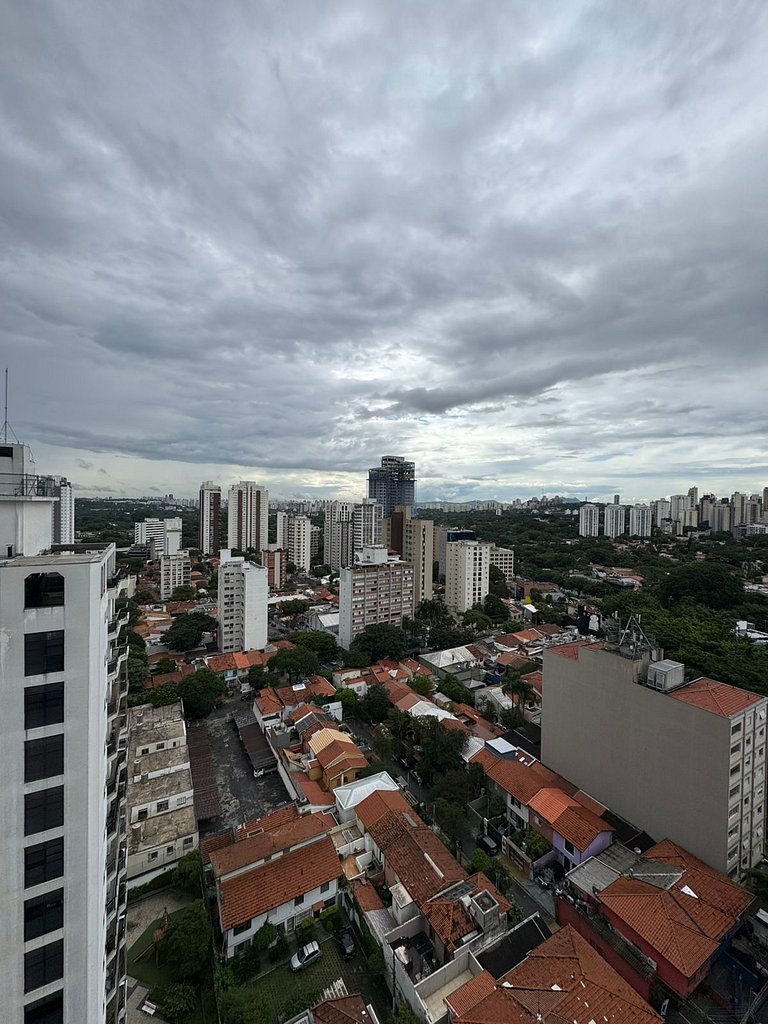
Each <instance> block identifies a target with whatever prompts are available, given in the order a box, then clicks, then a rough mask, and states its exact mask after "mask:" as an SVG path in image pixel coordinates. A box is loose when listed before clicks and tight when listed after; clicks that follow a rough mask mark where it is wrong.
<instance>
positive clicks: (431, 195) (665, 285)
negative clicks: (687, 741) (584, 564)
mask: <svg viewBox="0 0 768 1024" xmlns="http://www.w3.org/2000/svg"><path fill="white" fill-rule="evenodd" d="M139 10H140V12H141V13H139V11H137V10H133V9H128V8H124V7H120V6H119V5H112V6H104V5H99V4H96V3H94V2H93V0H84V2H83V3H82V4H79V5H64V6H61V5H53V4H50V3H48V4H46V3H43V5H42V7H37V6H36V7H35V9H34V10H32V9H30V8H25V7H21V8H19V9H18V10H15V11H14V17H13V18H12V19H10V18H9V19H7V20H8V21H9V24H8V26H7V30H6V31H5V32H4V33H3V35H2V41H1V42H0V54H2V58H3V59H2V61H1V62H0V93H2V95H4V96H5V97H6V98H7V100H8V102H7V109H8V123H7V125H6V126H5V130H4V132H3V133H2V136H1V137H0V167H2V172H3V181H4V189H3V195H2V196H0V219H2V222H3V225H4V231H3V240H2V247H3V249H2V251H3V256H4V265H5V267H6V273H5V274H4V275H3V281H2V284H1V285H0V289H1V290H0V296H1V297H2V308H3V320H2V327H1V328H0V329H1V330H2V333H1V334H0V365H2V366H4V365H8V366H9V368H10V372H11V395H10V399H11V401H10V420H11V423H12V424H13V426H14V429H15V431H16V433H17V434H18V436H19V437H20V438H21V439H23V440H24V441H26V442H28V443H30V444H32V445H33V446H34V448H35V451H36V453H37V455H38V460H39V463H40V465H41V466H43V465H44V466H55V467H56V471H57V472H59V473H62V474H65V475H66V476H67V477H68V478H69V479H71V480H73V481H74V482H76V483H77V485H78V488H79V490H78V493H93V494H98V493H103V494H117V493H120V494H122V493H127V494H130V493H136V492H145V491H147V490H150V491H152V490H154V489H157V490H158V491H159V492H160V493H166V492H168V491H172V492H174V493H185V494H193V493H195V492H196V489H197V487H198V485H199V482H200V480H203V479H221V480H222V482H224V483H227V482H230V481H234V480H237V479H255V480H258V481H259V482H260V483H261V484H262V485H263V486H264V487H265V488H266V489H268V490H269V491H270V493H272V494H275V495H285V496H286V497H288V496H292V495H304V494H306V495H317V496H339V497H345V496H349V497H350V498H357V497H359V496H361V493H362V485H361V483H359V482H358V478H359V477H360V476H361V475H362V474H364V472H365V471H366V470H367V469H368V468H369V467H370V466H371V465H374V464H375V460H376V458H377V457H378V456H379V455H380V454H381V453H382V452H387V451H395V452H402V453H403V454H404V455H406V457H407V458H409V459H412V460H413V461H415V462H416V464H417V466H418V467H419V495H418V497H419V499H420V500H429V499H433V498H434V499H437V498H446V499H454V500H466V499H472V498H481V497H488V496H495V497H497V498H499V499H500V500H505V499H508V498H509V497H513V496H516V495H519V496H525V495H526V494H532V493H542V492H544V493H555V492H559V493H561V494H571V495H579V496H586V495H589V496H590V497H600V496H601V495H602V494H606V495H608V494H610V493H612V492H614V491H616V490H619V491H621V492H622V493H623V494H626V496H627V499H628V500H640V499H642V498H644V497H646V498H647V497H650V496H652V495H654V494H661V493H670V492H672V491H674V490H675V489H676V488H677V487H679V486H681V481H685V480H686V479H688V480H698V481H703V480H706V481H707V486H708V487H710V488H712V489H714V490H716V491H717V492H718V493H729V492H730V491H732V490H734V489H736V488H737V487H738V488H744V489H749V490H752V489H761V487H762V481H763V479H766V478H768V452H767V451H766V437H767V436H768V422H767V421H766V412H765V402H764V394H765V391H766V378H767V377H768V362H767V360H768V353H767V352H766V347H765V344H764V336H763V335H764V279H763V278H764V275H763V272H762V267H763V264H764V260H763V252H764V239H765V235H766V230H765V224H764V221H765V218H766V213H765V207H764V203H763V202H762V183H763V182H764V181H765V179H766V177H768V145H767V141H768V130H767V128H768V99H766V96H765V90H764V89H763V88H762V85H763V79H764V70H763V55H764V52H765V45H766V41H767V40H768V9H766V8H765V5H762V4H759V3H749V2H745V3H741V4H738V5H732V6H731V7H729V8H728V9H727V11H726V10H725V9H723V8H721V7H718V6H716V5H706V4H705V5H702V4H700V3H698V2H694V0H689V2H685V3H679V4H675V5H673V6H670V5H661V4H659V5H653V4H651V5H642V6H639V5H627V4H622V3H613V4H606V5H596V4H594V3H589V2H586V0H585V2H581V3H576V4H574V5H573V6H571V7H569V9H568V11H567V12H565V11H564V12H560V13H559V14H558V17H557V18H553V17H552V16H551V14H550V12H548V11H546V10H544V9H542V8H539V7H537V6H536V5H527V6H523V7H520V8H516V9H515V10H514V11H510V10H508V9H506V8H494V7H489V8H486V9H483V10H482V11H481V12H479V11H478V10H477V9H476V7H475V6H474V5H467V4H463V3H460V2H448V3H446V4H440V5H435V6H434V7H433V8H431V9H428V10H421V9H416V8H413V6H412V5H407V4H403V3H393V4H387V5H381V4H373V3H368V4H346V3H341V4H339V5H338V6H335V7H334V8H333V10H332V11H329V10H328V9H324V8H322V7H318V6H317V5H313V4H311V3H301V2H299V3H297V5H295V6H294V7H292V9H291V10H290V11H289V10H288V9H284V8H277V9H271V8H262V7H260V6H259V5H256V6H255V7H250V8H249V7H242V6H240V5H233V4H228V3H225V4H223V5H217V6H216V7H215V8H211V7H209V8H205V7H202V8H199V9H196V10H195V11H194V14H193V15H192V14H189V13H188V12H182V11H181V10H178V9H175V8H173V7H166V8H162V7H158V6H157V5H148V4H140V5H139ZM115 53H119V54H120V57H119V59H116V58H115ZM171 55H172V59H171ZM201 66H204V67H205V68H206V69H207V74H206V76H204V77H203V78H202V79H201V77H200V76H199V74H198V69H199V68H200V67H201Z"/></svg>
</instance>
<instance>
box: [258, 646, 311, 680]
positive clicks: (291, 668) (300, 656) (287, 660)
mask: <svg viewBox="0 0 768 1024" xmlns="http://www.w3.org/2000/svg"><path fill="white" fill-rule="evenodd" d="M267 668H268V671H269V673H270V675H287V676H288V678H289V679H290V680H297V679H301V678H302V677H303V676H313V675H316V674H317V673H318V672H319V671H320V659H319V658H318V657H317V655H316V654H315V653H314V651H311V650H310V649H309V648H308V647H303V646H301V645H299V646H297V647H283V648H281V649H280V650H279V651H278V652H277V654H275V655H274V656H273V657H271V658H270V659H269V664H268V666H267Z"/></svg>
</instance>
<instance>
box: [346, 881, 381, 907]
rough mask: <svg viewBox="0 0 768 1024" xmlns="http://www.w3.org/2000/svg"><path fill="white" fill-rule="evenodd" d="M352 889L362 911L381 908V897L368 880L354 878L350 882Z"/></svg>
mask: <svg viewBox="0 0 768 1024" xmlns="http://www.w3.org/2000/svg"><path fill="white" fill-rule="evenodd" d="M352 891H353V892H354V894H355V898H356V899H357V902H358V903H359V904H360V909H361V910H362V911H363V913H364V914H365V913H367V912H368V911H369V910H383V909H384V904H383V903H382V902H381V897H380V896H379V894H378V893H377V892H376V890H375V889H374V887H373V886H372V885H371V883H370V882H367V881H366V880H365V879H364V878H356V879H355V880H354V881H353V882H352Z"/></svg>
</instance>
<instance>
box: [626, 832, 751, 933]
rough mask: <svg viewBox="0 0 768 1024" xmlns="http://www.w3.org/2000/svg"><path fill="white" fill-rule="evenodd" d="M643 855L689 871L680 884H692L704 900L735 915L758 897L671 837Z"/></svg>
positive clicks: (737, 915) (679, 885)
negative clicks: (673, 840)
mask: <svg viewBox="0 0 768 1024" xmlns="http://www.w3.org/2000/svg"><path fill="white" fill-rule="evenodd" d="M643 857H646V858H647V859H648V860H659V861H662V863H664V864H671V865H673V866H674V867H676V868H680V869H681V870H683V871H684V872H685V874H684V875H683V876H682V878H680V880H679V881H678V883H677V885H678V887H682V886H683V885H688V886H689V888H691V889H693V891H694V892H695V893H696V895H697V896H698V897H699V898H700V899H701V900H704V901H705V902H707V903H711V904H713V905H714V906H716V907H718V908H719V909H720V910H722V911H723V912H724V913H726V914H731V915H732V916H733V917H739V916H740V915H741V914H743V913H744V911H745V910H746V909H747V908H748V907H749V905H750V904H751V903H752V900H753V899H754V897H753V895H752V893H751V892H750V891H749V890H748V889H745V888H744V887H743V886H742V885H737V884H736V882H732V881H731V880H730V878H726V876H725V875H722V874H721V873H720V872H719V871H715V870H714V868H711V867H709V865H708V864H705V863H704V861H703V860H699V858H698V857H694V855H693V854H692V853H689V852H688V850H684V849H683V847H682V846H678V845H677V843H674V842H672V840H671V839H663V840H662V841H661V842H660V843H656V845H655V846H652V847H651V848H650V850H646V852H645V853H644V854H643Z"/></svg>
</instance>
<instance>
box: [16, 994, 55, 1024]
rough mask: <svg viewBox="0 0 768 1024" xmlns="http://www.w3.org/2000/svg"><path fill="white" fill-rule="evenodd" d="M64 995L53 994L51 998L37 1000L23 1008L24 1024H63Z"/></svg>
mask: <svg viewBox="0 0 768 1024" xmlns="http://www.w3.org/2000/svg"><path fill="white" fill-rule="evenodd" d="M63 1021H64V993H63V992H54V994H53V995H52V996H46V997H45V999H38V1000H37V1002H35V1003H30V1004H29V1006H25V1007H24V1024H63Z"/></svg>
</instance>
